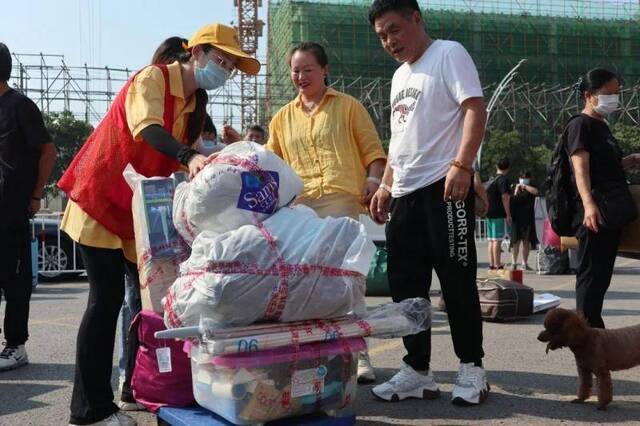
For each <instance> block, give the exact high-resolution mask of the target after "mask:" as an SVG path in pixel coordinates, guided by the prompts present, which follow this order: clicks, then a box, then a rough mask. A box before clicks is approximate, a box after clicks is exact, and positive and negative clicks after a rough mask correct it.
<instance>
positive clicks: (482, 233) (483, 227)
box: [475, 217, 487, 243]
mask: <svg viewBox="0 0 640 426" xmlns="http://www.w3.org/2000/svg"><path fill="white" fill-rule="evenodd" d="M475 238H476V243H484V242H486V241H487V220H486V219H481V218H479V217H477V218H476V230H475Z"/></svg>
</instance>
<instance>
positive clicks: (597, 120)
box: [565, 68, 639, 328]
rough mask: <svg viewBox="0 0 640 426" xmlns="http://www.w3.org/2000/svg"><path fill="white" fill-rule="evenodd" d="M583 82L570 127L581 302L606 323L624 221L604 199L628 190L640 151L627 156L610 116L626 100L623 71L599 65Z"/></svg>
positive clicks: (598, 323) (590, 317)
mask: <svg viewBox="0 0 640 426" xmlns="http://www.w3.org/2000/svg"><path fill="white" fill-rule="evenodd" d="M578 86H579V91H580V94H581V96H582V98H583V100H584V109H583V110H582V112H581V114H580V115H578V116H575V117H573V118H572V119H571V121H569V123H568V124H567V128H566V130H565V137H566V142H565V143H566V150H567V154H568V155H569V157H570V159H571V165H572V168H573V175H574V180H575V184H576V187H577V193H578V194H579V200H578V201H577V202H576V207H577V212H578V214H577V215H576V227H577V232H576V237H577V238H578V241H579V248H578V261H579V265H578V271H577V275H576V304H577V309H578V311H579V312H581V313H582V314H584V316H585V318H586V319H587V321H589V324H590V325H591V326H592V327H599V328H604V322H603V320H602V304H603V302H604V295H605V293H606V291H607V289H608V288H609V284H610V283H611V275H612V274H613V265H614V262H615V259H616V253H617V248H618V242H619V240H620V232H621V224H615V225H614V224H613V221H609V223H607V221H605V217H604V216H603V212H604V211H603V210H602V209H603V208H605V207H607V206H605V205H604V204H603V203H602V202H601V201H600V202H599V200H601V199H602V197H603V196H604V197H612V196H616V194H620V193H621V192H624V191H627V192H628V188H627V180H626V177H625V171H624V170H625V169H627V168H632V167H638V165H639V161H638V160H639V158H638V154H633V155H630V156H628V157H625V158H623V157H622V151H621V150H620V148H619V146H618V141H617V140H616V138H615V137H614V136H613V134H612V133H611V130H610V129H609V126H608V123H607V121H606V119H607V116H609V115H610V114H611V113H613V112H615V111H616V110H617V109H618V108H619V105H620V101H619V91H620V79H619V78H618V76H617V75H616V74H614V73H613V72H611V71H609V70H606V69H602V68H597V69H593V70H591V71H589V72H588V73H587V74H585V75H584V76H583V77H582V78H581V81H580V82H579V85H578ZM616 199H617V196H616ZM605 213H606V212H605Z"/></svg>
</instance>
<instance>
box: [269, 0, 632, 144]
mask: <svg viewBox="0 0 640 426" xmlns="http://www.w3.org/2000/svg"><path fill="white" fill-rule="evenodd" d="M370 4H371V1H370V0H342V1H339V0H318V1H312V0H271V1H270V2H269V16H268V19H269V40H268V76H269V82H268V87H269V91H270V93H269V94H268V96H267V109H266V110H267V111H270V112H271V113H274V112H275V111H277V109H278V108H280V107H281V106H283V105H284V104H286V103H287V102H288V101H290V100H291V99H293V97H294V96H295V92H294V89H293V87H292V85H291V82H290V80H289V66H288V63H287V56H288V53H289V51H290V49H291V48H292V47H293V46H295V45H296V44H297V43H299V42H301V41H307V40H311V41H316V42H319V43H321V44H322V45H324V46H325V48H326V49H327V54H328V56H329V67H330V69H329V73H330V80H331V83H332V85H333V86H334V87H336V88H337V89H338V90H342V91H345V92H347V93H350V94H352V95H353V96H355V97H356V98H358V99H360V100H361V101H362V102H363V103H364V104H365V106H366V107H367V108H368V109H369V111H370V112H371V114H372V116H373V118H374V121H376V123H377V124H378V129H379V131H380V132H381V135H382V136H383V137H388V132H389V130H388V117H387V116H388V91H389V82H390V80H391V77H392V75H393V72H394V70H395V69H396V68H397V66H398V64H397V63H395V62H394V61H393V60H392V59H391V58H390V57H389V56H388V55H387V54H386V53H385V52H384V51H383V49H382V47H381V45H380V42H379V40H378V38H377V37H376V34H375V32H374V30H373V28H372V27H371V25H370V24H369V22H368V18H367V12H368V8H369V5H370ZM419 4H420V6H421V8H422V11H423V19H424V21H425V26H426V28H427V31H428V33H429V34H430V35H431V37H433V38H440V39H450V40H456V41H459V42H460V43H462V44H463V45H464V46H465V47H466V49H467V50H468V51H469V53H470V54H471V56H472V58H473V59H474V61H475V63H476V66H477V67H478V70H479V73H480V80H481V82H482V85H483V87H484V89H485V94H486V96H487V98H489V97H490V96H491V95H492V94H493V92H494V90H495V88H496V87H497V85H498V83H499V82H500V81H501V80H502V78H503V77H504V76H505V75H506V74H507V73H508V72H509V71H510V70H511V69H512V68H513V67H514V66H515V65H516V64H517V63H518V62H519V61H520V60H521V59H526V60H527V61H526V63H525V64H523V65H522V66H521V67H520V68H519V69H518V73H517V76H516V78H514V79H513V81H512V82H511V84H510V86H509V87H507V88H506V90H505V91H504V93H503V95H502V97H501V99H499V100H498V102H496V104H495V111H494V113H493V114H492V122H491V125H492V126H495V127H503V128H516V129H518V130H519V131H520V132H521V134H523V137H524V138H526V139H528V140H529V142H531V143H534V144H536V143H541V142H542V140H541V139H543V138H545V137H548V136H549V134H551V135H553V134H555V133H557V129H559V128H561V127H562V124H563V121H564V119H566V117H568V116H570V115H571V114H572V113H574V112H575V110H577V107H578V102H579V101H578V99H577V97H576V96H575V92H574V91H573V90H572V89H571V86H572V84H574V83H575V82H576V81H577V79H578V77H579V76H580V75H581V74H583V73H584V72H586V71H588V70H589V69H591V68H594V67H598V66H605V67H607V68H610V69H613V70H615V71H617V72H618V73H620V74H621V75H622V76H623V78H624V86H625V91H624V92H623V96H622V98H623V104H624V103H625V100H626V101H627V102H628V103H627V104H626V106H625V105H623V106H625V108H626V109H625V110H624V112H623V113H621V114H620V118H621V119H623V120H625V121H628V122H629V123H630V124H633V125H638V124H639V123H640V101H639V98H640V93H639V87H638V86H639V82H640V61H639V60H638V57H639V54H640V25H639V23H640V22H639V19H638V18H639V13H640V12H639V10H640V7H639V2H638V1H637V0H555V1H553V0H518V1H515V0H434V1H420V2H419ZM541 103H542V104H541Z"/></svg>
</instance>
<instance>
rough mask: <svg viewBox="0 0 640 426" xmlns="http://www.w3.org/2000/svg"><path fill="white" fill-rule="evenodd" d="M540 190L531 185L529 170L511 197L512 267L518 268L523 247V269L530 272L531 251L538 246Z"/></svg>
mask: <svg viewBox="0 0 640 426" xmlns="http://www.w3.org/2000/svg"><path fill="white" fill-rule="evenodd" d="M537 196H538V189H537V188H536V187H535V186H533V185H532V184H531V173H530V172H529V171H528V170H525V171H523V172H522V173H520V179H518V184H517V185H516V187H515V190H514V191H513V197H511V218H512V224H511V266H512V267H513V269H516V268H517V266H518V255H519V254H520V247H522V269H523V270H525V271H530V270H531V268H530V267H529V263H528V261H529V251H530V250H531V249H533V250H535V249H536V246H537V245H538V237H537V235H536V217H535V211H534V206H535V201H536V197H537Z"/></svg>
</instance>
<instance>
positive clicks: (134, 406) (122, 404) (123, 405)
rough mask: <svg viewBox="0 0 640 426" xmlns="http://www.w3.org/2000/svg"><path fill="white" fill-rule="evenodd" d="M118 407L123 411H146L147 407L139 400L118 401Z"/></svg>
mask: <svg viewBox="0 0 640 426" xmlns="http://www.w3.org/2000/svg"><path fill="white" fill-rule="evenodd" d="M118 408H119V409H121V410H122V411H145V410H146V409H147V408H146V407H145V406H144V405H142V404H140V403H138V402H127V401H118Z"/></svg>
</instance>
